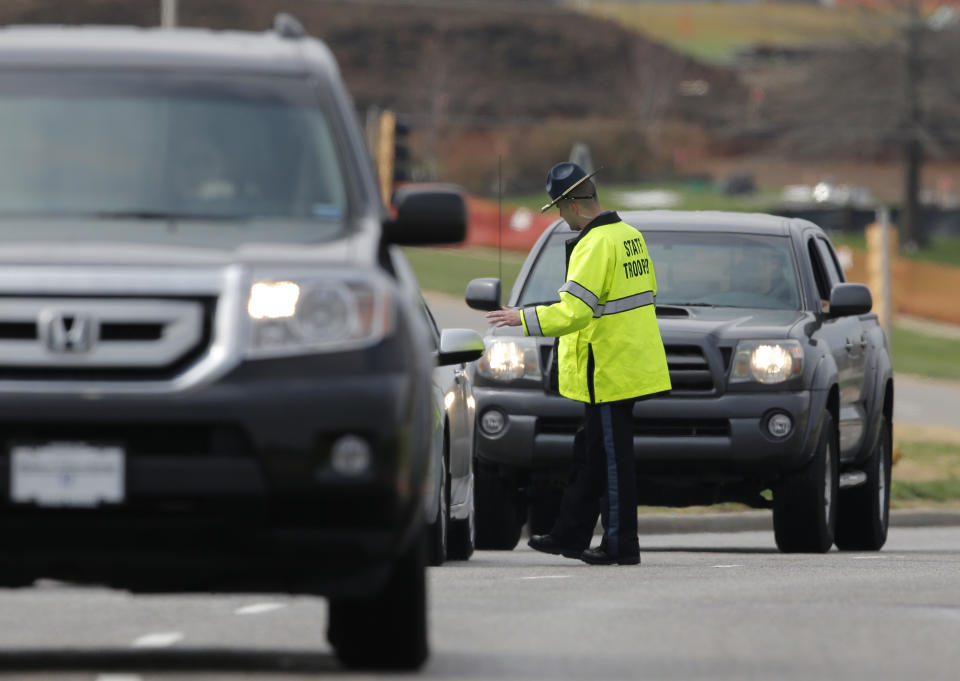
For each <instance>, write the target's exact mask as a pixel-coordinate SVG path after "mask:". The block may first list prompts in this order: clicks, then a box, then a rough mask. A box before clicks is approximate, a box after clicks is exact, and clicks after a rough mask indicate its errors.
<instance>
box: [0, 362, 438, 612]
mask: <svg viewBox="0 0 960 681" xmlns="http://www.w3.org/2000/svg"><path fill="white" fill-rule="evenodd" d="M362 361H363V360H362V358H358V357H350V356H345V355H338V356H329V357H321V356H315V357H302V358H290V359H283V360H263V361H258V362H250V363H246V364H243V365H241V366H239V367H237V368H236V369H235V370H234V371H232V372H231V373H229V374H228V375H227V376H225V377H224V378H223V379H221V380H220V381H218V382H217V383H215V384H212V385H209V386H207V387H204V388H201V389H198V390H195V391H192V392H187V393H180V394H175V395H155V396H139V395H138V396H122V397H121V396H102V397H99V398H97V399H84V398H80V397H75V396H71V397H57V396H53V395H22V396H7V395H4V396H0V438H2V443H3V448H2V452H0V485H2V486H3V488H4V489H6V490H9V489H10V488H11V481H10V475H11V466H10V454H9V452H10V448H11V447H13V446H16V445H17V444H20V443H44V442H51V441H66V442H86V443H110V444H113V445H119V446H120V447H122V448H123V449H124V452H125V453H124V468H125V470H124V478H125V480H124V483H125V484H124V487H125V499H124V501H123V502H122V503H120V504H111V505H102V506H99V507H97V508H92V509H84V508H45V507H44V508H41V507H38V506H36V505H34V504H23V503H13V502H12V501H10V497H9V496H8V497H7V498H6V499H4V500H3V502H2V503H0V542H2V545H3V546H4V551H3V552H2V553H0V583H5V584H9V585H15V584H17V583H29V581H31V580H32V579H35V578H37V577H52V578H57V579H67V580H78V581H84V582H91V581H92V582H100V583H106V584H109V585H112V586H118V587H122V588H130V589H135V590H148V591H168V590H176V591H190V590H205V591H206V590H213V591H216V590H220V589H223V590H230V591H233V590H236V589H238V588H239V589H249V590H271V591H273V590H278V589H279V590H284V591H292V592H308V593H324V594H328V595H329V594H332V593H335V594H338V595H339V594H344V595H350V594H352V593H357V594H359V593H364V592H366V593H369V590H370V589H371V588H374V587H375V586H376V583H378V582H379V581H381V580H384V579H386V578H387V576H388V575H389V569H390V566H391V564H392V562H393V560H394V558H395V557H396V556H397V555H398V554H399V553H400V552H401V551H402V550H403V549H404V548H405V547H406V546H407V545H408V543H409V542H410V541H411V540H413V539H414V538H415V537H416V536H417V533H418V531H419V530H420V528H421V527H422V522H423V517H422V516H423V512H422V506H423V504H422V501H421V498H422V486H423V479H424V466H425V461H424V457H425V455H424V452H426V451H428V444H427V439H426V435H427V434H426V424H427V423H428V420H427V419H428V418H429V415H428V413H426V411H425V409H424V411H421V407H420V406H418V405H423V404H425V403H426V400H428V398H429V395H428V394H423V393H424V390H425V389H426V385H427V383H426V381H422V384H423V385H421V382H420V381H417V380H415V379H414V378H413V373H412V372H410V371H400V370H396V369H395V368H390V367H385V369H386V370H384V371H382V372H378V371H372V370H370V369H369V368H368V369H367V370H365V371H354V372H351V367H353V365H354V364H357V363H362ZM357 365H358V366H359V364H357ZM348 433H349V434H354V435H358V436H360V437H362V438H364V439H365V440H366V441H367V442H368V443H369V444H370V447H371V450H372V453H373V456H372V460H373V465H372V467H371V468H370V469H369V470H368V471H367V472H366V473H363V474H360V475H357V476H353V477H346V476H344V475H341V474H338V473H337V472H336V471H335V470H334V469H333V468H332V467H331V466H330V452H331V446H332V444H333V442H334V441H335V440H336V439H337V438H338V437H339V436H341V435H344V434H348Z"/></svg>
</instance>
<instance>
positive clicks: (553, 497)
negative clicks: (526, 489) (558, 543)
mask: <svg viewBox="0 0 960 681" xmlns="http://www.w3.org/2000/svg"><path fill="white" fill-rule="evenodd" d="M562 499H563V489H562V488H560V487H554V486H552V485H539V486H537V487H534V488H533V489H532V490H530V513H529V518H528V520H527V522H528V523H529V527H530V534H549V532H550V530H552V529H553V524H554V523H555V522H557V516H558V515H559V514H560V501H561V500H562Z"/></svg>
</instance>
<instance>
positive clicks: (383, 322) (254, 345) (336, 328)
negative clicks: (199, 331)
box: [247, 277, 392, 357]
mask: <svg viewBox="0 0 960 681" xmlns="http://www.w3.org/2000/svg"><path fill="white" fill-rule="evenodd" d="M247 315H248V316H249V317H250V325H251V326H250V328H251V334H250V342H249V345H248V349H247V354H248V355H249V356H253V357H264V356H278V355H289V354H304V353H308V352H326V351H331V350H339V349H344V348H352V347H359V346H364V345H372V344H374V343H376V342H378V341H379V340H381V339H382V338H383V337H384V336H385V335H386V334H387V333H389V331H390V329H391V327H392V300H391V298H390V294H389V291H388V289H387V287H386V285H385V284H384V283H383V282H380V281H378V280H372V281H370V280H361V279H333V278H330V279H323V278H306V277H304V278H297V279H296V280H290V279H284V280H281V279H258V280H256V281H254V282H253V283H252V284H251V286H250V295H249V298H248V299H247Z"/></svg>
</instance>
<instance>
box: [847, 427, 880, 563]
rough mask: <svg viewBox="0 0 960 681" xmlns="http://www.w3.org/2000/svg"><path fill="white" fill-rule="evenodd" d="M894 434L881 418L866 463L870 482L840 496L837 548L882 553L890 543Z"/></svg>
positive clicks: (848, 490)
mask: <svg viewBox="0 0 960 681" xmlns="http://www.w3.org/2000/svg"><path fill="white" fill-rule="evenodd" d="M892 449H893V433H892V432H891V426H890V422H889V421H888V420H887V417H886V416H883V417H881V421H880V439H879V440H878V441H877V444H876V447H874V449H873V452H872V453H871V454H870V458H869V459H867V461H866V466H865V468H866V471H865V472H866V474H867V481H866V482H865V483H863V484H862V485H859V486H857V487H853V488H851V489H845V490H843V491H841V492H840V508H839V509H838V511H839V513H840V515H839V517H838V518H837V547H838V548H840V549H844V550H852V551H879V550H880V548H881V547H882V546H883V545H884V544H885V543H886V541H887V526H888V523H889V521H890V467H891V465H892V459H891V454H892Z"/></svg>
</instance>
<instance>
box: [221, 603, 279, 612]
mask: <svg viewBox="0 0 960 681" xmlns="http://www.w3.org/2000/svg"><path fill="white" fill-rule="evenodd" d="M285 607H287V605H286V603H254V604H253V605H245V606H243V607H242V608H237V609H236V610H234V611H233V614H235V615H259V614H261V613H264V612H272V611H274V610H279V609H280V608H285Z"/></svg>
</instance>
